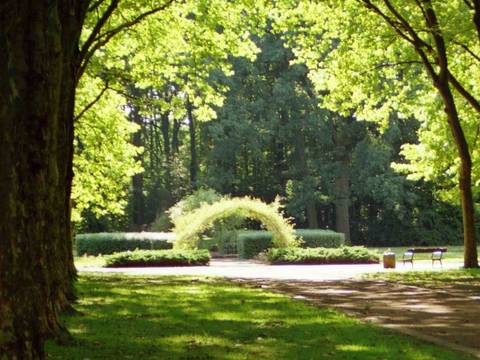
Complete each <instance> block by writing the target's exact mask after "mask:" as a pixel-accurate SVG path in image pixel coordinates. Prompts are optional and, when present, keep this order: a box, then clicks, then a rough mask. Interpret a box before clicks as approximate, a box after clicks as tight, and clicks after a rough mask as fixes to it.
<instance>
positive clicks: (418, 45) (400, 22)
mask: <svg viewBox="0 0 480 360" xmlns="http://www.w3.org/2000/svg"><path fill="white" fill-rule="evenodd" d="M357 1H360V2H361V3H363V4H364V6H365V7H366V8H367V9H369V10H372V11H373V12H374V13H376V14H377V15H379V16H380V17H381V18H382V19H384V20H385V21H386V22H387V23H388V24H389V25H390V27H392V29H393V30H394V31H395V32H396V33H397V34H398V35H399V36H400V37H401V38H402V39H404V40H405V41H407V42H409V43H410V44H411V45H412V46H413V47H414V49H415V51H416V52H417V54H418V55H419V56H420V59H421V60H422V63H423V65H424V66H425V68H426V70H427V72H428V74H429V75H430V77H431V78H432V79H436V78H437V76H438V75H437V74H436V72H435V69H434V68H433V66H432V64H431V63H430V60H429V59H428V56H427V54H426V53H425V51H424V50H423V47H426V48H427V50H429V51H433V49H432V47H431V46H430V45H429V44H427V43H426V42H425V41H423V40H422V39H421V38H420V37H419V36H418V34H417V33H416V32H415V30H414V29H413V28H412V27H411V25H410V24H409V23H408V22H407V21H406V20H405V19H404V18H403V17H402V15H401V14H400V13H399V12H398V11H397V10H396V9H395V8H394V7H393V6H392V4H391V3H390V1H388V0H384V3H385V5H386V6H387V8H388V9H389V11H390V12H391V13H392V15H393V16H395V17H396V18H397V21H395V20H394V19H392V18H391V17H390V16H388V15H386V14H385V13H384V12H383V11H382V10H380V8H379V7H378V6H375V5H374V4H373V3H372V2H371V1H370V0H357ZM399 26H400V27H401V28H403V30H405V31H407V33H408V35H407V34H406V33H405V32H404V31H403V30H402V29H401V28H400V27H399Z"/></svg>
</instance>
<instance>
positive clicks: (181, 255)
mask: <svg viewBox="0 0 480 360" xmlns="http://www.w3.org/2000/svg"><path fill="white" fill-rule="evenodd" d="M209 261H210V253H209V252H208V250H135V251H125V252H120V253H116V254H113V255H108V256H106V257H105V266H107V267H135V266H193V265H207V264H208V262H209Z"/></svg>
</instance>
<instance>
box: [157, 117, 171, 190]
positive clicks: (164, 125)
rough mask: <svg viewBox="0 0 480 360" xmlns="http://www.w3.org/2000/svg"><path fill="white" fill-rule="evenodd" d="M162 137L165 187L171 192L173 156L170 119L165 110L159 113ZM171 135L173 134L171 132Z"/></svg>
mask: <svg viewBox="0 0 480 360" xmlns="http://www.w3.org/2000/svg"><path fill="white" fill-rule="evenodd" d="M160 129H161V131H162V139H163V153H164V154H165V163H166V166H165V176H166V179H165V187H166V188H167V190H168V191H169V192H170V193H171V192H172V168H173V156H172V146H173V145H172V143H173V136H172V140H170V120H169V113H168V112H165V113H163V114H162V115H161V125H160ZM172 135H173V134H172Z"/></svg>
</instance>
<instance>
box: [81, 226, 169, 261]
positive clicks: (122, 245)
mask: <svg viewBox="0 0 480 360" xmlns="http://www.w3.org/2000/svg"><path fill="white" fill-rule="evenodd" d="M172 235H173V234H169V233H146V232H142V233H95V234H80V235H77V236H75V245H76V250H77V255H78V256H82V255H84V254H86V255H94V256H96V255H107V254H113V253H116V252H121V251H127V250H135V249H144V250H160V249H171V248H172V246H173V244H172V240H173V239H174V236H172Z"/></svg>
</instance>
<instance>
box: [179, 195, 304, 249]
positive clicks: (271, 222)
mask: <svg viewBox="0 0 480 360" xmlns="http://www.w3.org/2000/svg"><path fill="white" fill-rule="evenodd" d="M231 216H239V217H244V218H249V219H255V220H258V221H260V222H261V223H262V224H263V225H264V226H265V227H266V229H267V230H268V231H270V232H271V233H272V234H273V242H272V244H273V246H274V247H291V246H296V245H297V240H296V238H295V235H294V232H293V226H292V225H291V224H290V222H289V220H288V219H285V218H284V217H283V216H282V214H281V213H280V211H279V204H278V203H277V202H275V203H272V204H266V203H264V202H262V201H260V200H257V199H252V198H248V197H245V198H233V199H221V200H219V201H217V202H215V203H213V204H204V205H202V206H201V207H200V208H198V209H196V210H194V211H193V212H190V213H187V214H185V215H184V216H181V217H179V218H177V219H175V228H174V232H175V234H176V236H177V241H176V242H175V247H176V248H179V249H195V248H198V244H199V241H200V235H201V234H202V233H203V232H204V231H206V230H208V229H209V228H211V227H212V226H213V224H214V222H215V221H216V220H222V219H226V218H229V217H231Z"/></svg>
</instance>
